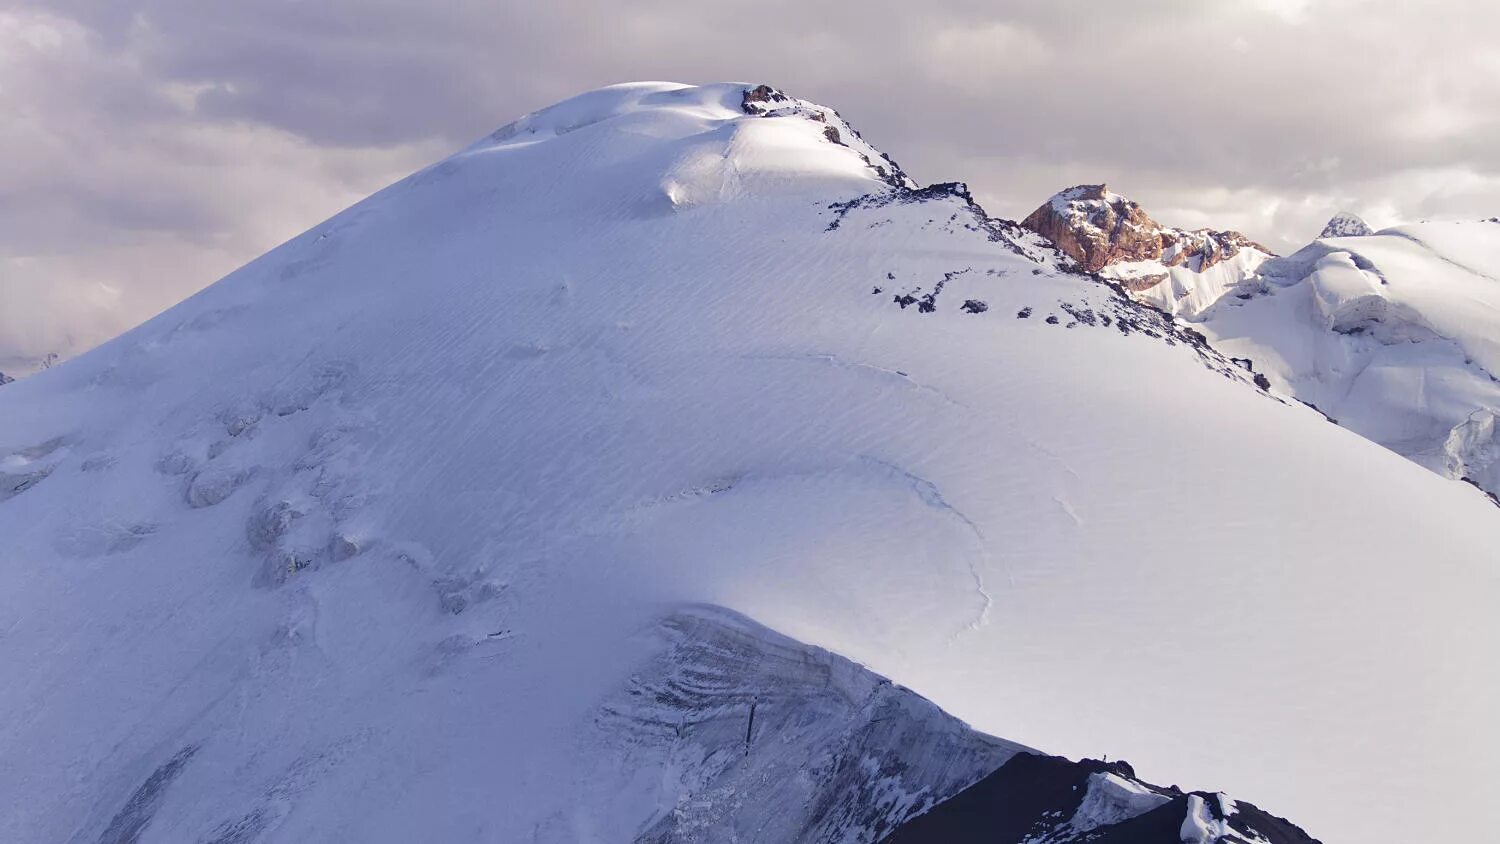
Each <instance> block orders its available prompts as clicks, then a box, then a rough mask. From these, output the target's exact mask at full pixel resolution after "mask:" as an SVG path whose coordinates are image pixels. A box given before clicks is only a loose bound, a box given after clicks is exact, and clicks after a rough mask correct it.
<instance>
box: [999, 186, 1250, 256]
mask: <svg viewBox="0 0 1500 844" xmlns="http://www.w3.org/2000/svg"><path fill="white" fill-rule="evenodd" d="M1021 225H1023V226H1025V227H1026V228H1028V229H1031V230H1032V231H1034V232H1036V233H1037V234H1039V235H1041V236H1042V237H1045V238H1047V239H1048V240H1050V241H1052V242H1053V243H1055V244H1057V248H1058V249H1061V250H1062V251H1063V252H1065V253H1067V254H1068V255H1070V256H1072V257H1073V258H1074V259H1075V260H1077V261H1078V262H1079V263H1080V264H1082V265H1083V267H1084V268H1085V269H1087V270H1088V271H1089V272H1095V273H1096V272H1099V271H1100V270H1102V269H1104V268H1105V267H1107V266H1109V265H1111V264H1118V263H1121V262H1124V261H1160V262H1161V263H1162V264H1164V265H1165V266H1168V267H1179V266H1180V267H1188V268H1189V269H1192V270H1193V271H1195V272H1202V271H1203V270H1206V269H1208V268H1209V267H1212V266H1214V265H1215V264H1218V263H1220V262H1221V261H1224V260H1226V259H1229V258H1233V257H1234V256H1235V255H1237V254H1239V252H1240V250H1242V249H1258V250H1260V251H1261V252H1264V253H1266V254H1270V250H1269V249H1267V248H1265V247H1264V246H1261V245H1260V244H1258V243H1256V242H1255V241H1253V240H1250V239H1249V238H1247V237H1245V236H1244V235H1242V234H1240V233H1239V232H1236V231H1214V230H1212V229H1196V230H1193V231H1188V230H1185V229H1177V228H1171V227H1169V226H1163V225H1162V224H1160V223H1158V222H1156V221H1155V220H1153V219H1151V216H1150V215H1149V214H1147V213H1146V211H1145V209H1143V208H1141V206H1140V204H1139V203H1137V202H1135V201H1134V200H1131V199H1127V198H1126V197H1124V196H1121V195H1120V194H1117V193H1112V192H1111V191H1110V190H1109V188H1108V187H1107V186H1105V185H1078V186H1076V187H1071V188H1068V189H1067V190H1065V191H1061V192H1060V193H1057V194H1055V195H1053V197H1052V198H1051V199H1049V200H1047V201H1046V202H1044V203H1042V206H1041V207H1040V208H1038V209H1036V210H1035V211H1033V212H1031V214H1030V216H1028V217H1027V218H1026V219H1025V220H1022V221H1021Z"/></svg>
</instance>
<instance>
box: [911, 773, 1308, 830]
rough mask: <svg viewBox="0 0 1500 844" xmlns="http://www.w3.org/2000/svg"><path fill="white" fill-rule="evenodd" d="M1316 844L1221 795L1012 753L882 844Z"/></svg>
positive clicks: (1290, 825) (1287, 824) (1284, 824)
mask: <svg viewBox="0 0 1500 844" xmlns="http://www.w3.org/2000/svg"><path fill="white" fill-rule="evenodd" d="M929 841H942V842H944V844H969V842H973V844H1082V843H1083V842H1091V844H1167V842H1172V844H1177V842H1181V844H1317V839H1314V838H1312V837H1311V836H1309V835H1308V834H1307V833H1306V832H1304V831H1303V830H1302V829H1301V828H1300V827H1298V826H1297V825H1295V824H1293V823H1291V822H1290V821H1287V820H1285V819H1282V818H1278V817H1276V816H1274V815H1271V814H1269V813H1267V812H1264V811H1262V810H1260V809H1259V808H1257V807H1255V806H1254V805H1252V804H1250V803H1245V802H1241V801H1236V800H1232V799H1230V798H1229V797H1228V796H1226V795H1224V794H1214V793H1209V792H1202V791H1195V792H1191V793H1184V792H1183V791H1181V790H1180V789H1178V788H1177V786H1170V787H1166V788H1163V787H1161V786H1157V785H1152V784H1150V783H1147V782H1144V781H1142V780H1140V779H1138V778H1137V777H1136V775H1135V771H1134V770H1133V769H1132V768H1131V767H1130V765H1129V764H1127V763H1125V762H1101V761H1099V760H1097V759H1084V760H1083V761H1081V762H1070V761H1068V760H1067V759H1060V758H1058V757H1056V756H1040V755H1035V754H1030V753H1021V754H1017V755H1016V756H1013V757H1011V759H1009V760H1008V761H1007V762H1006V763H1005V764H1004V765H1003V766H1001V767H1000V769H999V770H997V771H995V772H994V773H992V774H990V775H989V776H987V777H985V778H984V779H982V780H980V781H979V782H977V783H975V784H974V785H972V786H970V787H969V788H967V789H965V790H964V791H962V792H960V793H959V794H958V795H956V796H954V797H952V798H950V799H949V800H947V801H945V802H943V803H940V804H939V805H938V806H937V807H935V808H933V809H932V810H930V811H928V812H926V813H925V814H922V815H918V816H917V817H916V818H914V819H912V820H911V821H908V822H907V823H905V824H903V825H902V826H901V827H899V828H898V829H897V830H896V831H895V832H894V833H893V834H892V835H891V837H890V838H887V839H886V842H887V844H925V842H929Z"/></svg>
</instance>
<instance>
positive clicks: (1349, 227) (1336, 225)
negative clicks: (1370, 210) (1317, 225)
mask: <svg viewBox="0 0 1500 844" xmlns="http://www.w3.org/2000/svg"><path fill="white" fill-rule="evenodd" d="M1374 233H1375V230H1374V229H1372V228H1370V226H1369V224H1368V223H1366V222H1365V221H1364V220H1361V219H1360V218H1359V217H1358V215H1356V214H1354V213H1352V212H1350V211H1340V212H1339V213H1337V214H1334V215H1333V217H1332V218H1331V219H1329V221H1328V225H1326V226H1324V227H1323V233H1322V234H1320V235H1318V239H1320V240H1321V239H1323V238H1325V237H1367V236H1369V235H1372V234H1374Z"/></svg>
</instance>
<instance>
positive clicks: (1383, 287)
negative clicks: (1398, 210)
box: [1026, 186, 1500, 495]
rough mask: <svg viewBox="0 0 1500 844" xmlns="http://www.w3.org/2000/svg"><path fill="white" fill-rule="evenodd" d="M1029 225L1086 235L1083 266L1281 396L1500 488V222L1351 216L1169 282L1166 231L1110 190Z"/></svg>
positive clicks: (1065, 200)
mask: <svg viewBox="0 0 1500 844" xmlns="http://www.w3.org/2000/svg"><path fill="white" fill-rule="evenodd" d="M1101 193H1102V194H1103V195H1104V196H1105V199H1097V198H1092V197H1094V196H1095V195H1096V194H1101ZM1080 197H1082V198H1080ZM1049 208H1050V209H1056V213H1051V214H1049V213H1047V209H1049ZM1063 212H1066V213H1063ZM1049 221H1050V222H1049ZM1026 225H1027V226H1028V228H1032V229H1033V230H1036V231H1039V232H1041V233H1043V234H1044V235H1045V236H1046V237H1047V238H1048V239H1050V240H1053V241H1054V242H1056V243H1057V244H1058V246H1059V248H1061V249H1063V250H1064V251H1066V252H1068V253H1069V254H1070V255H1074V256H1075V257H1079V256H1080V255H1081V254H1082V252H1081V250H1080V249H1079V248H1078V247H1077V246H1076V245H1075V244H1079V243H1083V244H1090V245H1089V247H1088V248H1089V251H1088V254H1087V255H1086V256H1083V257H1079V260H1080V262H1082V263H1084V265H1085V268H1086V269H1089V270H1091V271H1095V272H1098V273H1099V274H1100V276H1101V277H1104V278H1106V279H1111V280H1115V281H1117V282H1120V283H1121V284H1122V286H1123V287H1124V288H1125V289H1126V290H1127V291H1128V292H1129V293H1130V295H1132V296H1133V297H1135V298H1137V299H1138V300H1140V301H1142V302H1146V303H1148V304H1151V305H1153V306H1156V307H1160V308H1163V309H1164V310H1166V311H1168V312H1171V313H1174V314H1176V315H1177V316H1179V317H1181V318H1183V319H1185V320H1188V321H1189V322H1191V323H1193V324H1194V325H1195V326H1196V327H1197V328H1198V329H1199V330H1201V331H1202V332H1203V333H1204V335H1205V336H1206V337H1207V338H1208V340H1209V342H1210V343H1211V344H1212V345H1213V346H1214V348H1216V349H1218V350H1219V351H1221V352H1223V353H1225V354H1227V355H1229V356H1230V357H1231V358H1233V359H1235V360H1236V361H1238V362H1239V363H1240V364H1241V365H1243V366H1245V367H1247V368H1249V369H1253V370H1254V371H1255V373H1256V375H1257V378H1258V379H1264V380H1263V382H1262V383H1264V384H1265V385H1266V386H1268V387H1270V388H1272V389H1274V390H1275V391H1276V392H1277V393H1279V394H1282V395H1288V396H1291V397H1294V398H1296V399H1298V400H1299V401H1302V402H1304V403H1306V404H1309V405H1312V406H1314V407H1316V408H1317V409H1318V410H1320V411H1321V412H1323V413H1324V414H1326V415H1327V416H1328V418H1330V419H1332V420H1335V421H1337V422H1338V423H1339V424H1340V425H1343V426H1344V427H1347V428H1349V429H1350V430H1352V431H1355V432H1356V433H1359V434H1361V435H1363V436H1366V437H1369V438H1370V439H1372V440H1374V441H1375V442H1377V443H1380V444H1381V445H1384V446H1386V447H1387V448H1390V449H1391V450H1393V451H1396V452H1397V453H1399V454H1403V455H1405V456H1407V457H1410V458H1411V459H1413V460H1415V461H1416V462H1417V463H1420V464H1421V465H1423V466H1425V467H1427V468H1429V469H1431V470H1433V471H1435V472H1437V473H1438V474H1440V475H1443V476H1444V477H1448V478H1452V479H1455V480H1466V481H1469V482H1470V483H1473V484H1474V485H1476V486H1478V487H1480V488H1481V489H1483V490H1485V491H1486V492H1488V493H1490V494H1491V495H1495V494H1500V439H1496V437H1495V418H1496V416H1497V414H1500V380H1497V375H1500V225H1497V224H1496V223H1495V221H1492V220H1480V221H1474V222H1445V223H1420V224H1415V225H1408V226H1397V227H1395V228H1391V229H1386V230H1384V231H1381V232H1379V233H1376V232H1373V231H1371V230H1370V228H1369V227H1368V226H1367V225H1365V223H1364V221H1362V220H1360V219H1359V218H1358V217H1356V216H1354V215H1353V214H1350V213H1348V212H1341V213H1339V214H1337V215H1335V216H1334V217H1333V219H1331V220H1329V222H1328V225H1327V226H1326V227H1325V228H1324V230H1323V234H1322V236H1321V237H1320V238H1319V239H1317V240H1315V241H1313V242H1312V243H1311V244H1309V245H1308V246H1306V247H1304V248H1302V249H1300V250H1298V251H1297V252H1296V253H1295V254H1293V255H1290V256H1287V257H1285V258H1275V259H1271V256H1269V255H1267V254H1266V253H1265V252H1264V250H1261V249H1257V248H1253V247H1252V248H1246V249H1242V250H1241V251H1239V252H1238V253H1236V254H1235V255H1234V256H1232V257H1231V259H1230V260H1228V261H1224V262H1222V263H1218V264H1216V265H1213V268H1212V269H1211V270H1209V271H1208V272H1193V271H1192V270H1191V268H1184V269H1182V270H1179V271H1178V272H1177V273H1176V274H1175V275H1173V276H1172V277H1171V279H1172V280H1171V281H1170V282H1169V281H1168V280H1167V279H1166V278H1164V277H1162V276H1160V274H1153V273H1154V271H1155V270H1156V269H1157V267H1158V264H1159V261H1157V260H1156V259H1153V258H1150V257H1149V255H1151V254H1154V249H1155V242H1154V241H1153V240H1152V238H1153V237H1155V235H1156V232H1157V231H1159V230H1160V226H1159V225H1158V224H1156V223H1154V221H1151V220H1150V218H1149V217H1147V216H1146V214H1145V212H1144V211H1143V210H1141V209H1140V206H1139V205H1137V204H1135V203H1134V202H1131V201H1130V200H1127V199H1125V198H1124V197H1121V196H1119V195H1117V194H1109V193H1108V192H1107V191H1104V190H1103V188H1102V187H1099V188H1097V189H1096V188H1095V187H1093V186H1084V187H1081V188H1072V189H1069V190H1067V191H1063V192H1062V193H1059V194H1058V195H1057V196H1055V197H1053V198H1052V200H1050V201H1049V203H1048V204H1046V205H1043V206H1042V208H1041V209H1038V211H1037V212H1036V213H1034V214H1033V215H1032V216H1031V217H1029V218H1027V221H1026ZM1142 233H1144V234H1142ZM1229 236H1230V237H1237V235H1234V233H1232V232H1231V233H1229ZM1142 242H1145V243H1146V247H1145V248H1140V244H1141V243H1142ZM1200 266H1201V265H1200ZM1142 278H1144V279H1145V281H1137V279H1142ZM1153 279H1159V281H1153ZM1180 279H1186V281H1182V280H1180ZM1147 282H1150V284H1147Z"/></svg>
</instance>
